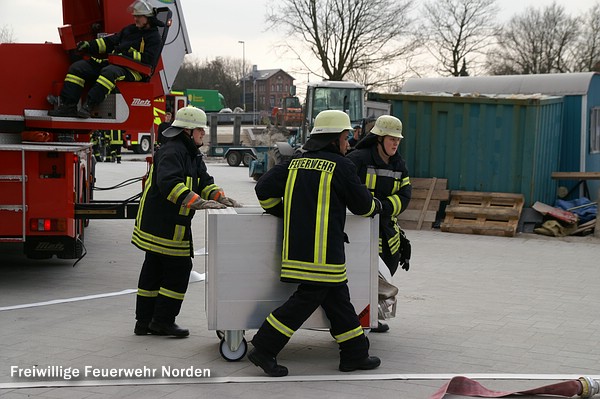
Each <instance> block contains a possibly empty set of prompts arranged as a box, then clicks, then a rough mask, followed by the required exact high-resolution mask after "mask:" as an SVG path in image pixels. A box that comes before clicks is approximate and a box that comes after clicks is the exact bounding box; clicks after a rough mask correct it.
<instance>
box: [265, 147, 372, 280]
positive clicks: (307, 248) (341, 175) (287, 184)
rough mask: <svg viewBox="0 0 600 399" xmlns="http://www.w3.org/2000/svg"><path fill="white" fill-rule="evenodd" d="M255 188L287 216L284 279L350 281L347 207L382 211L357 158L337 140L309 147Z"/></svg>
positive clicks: (366, 211) (269, 205) (354, 210)
mask: <svg viewBox="0 0 600 399" xmlns="http://www.w3.org/2000/svg"><path fill="white" fill-rule="evenodd" d="M255 191H256V195H257V197H258V200H259V202H260V205H261V206H262V207H263V209H265V211H267V212H268V213H271V214H273V215H275V216H280V217H283V250H282V268H281V280H282V281H284V282H299V283H312V284H319V285H330V286H331V285H340V284H344V283H346V282H347V277H346V258H345V254H344V243H345V242H347V241H348V238H347V236H346V234H345V233H344V225H345V223H346V207H348V209H349V210H350V212H352V213H354V214H356V215H362V216H374V215H375V213H376V212H377V211H378V208H377V206H376V203H375V201H374V200H373V196H372V195H371V193H370V192H369V190H367V188H366V187H365V186H364V185H363V184H361V182H360V180H359V179H358V175H357V174H356V168H355V166H354V165H353V164H352V162H351V161H349V160H348V159H346V158H345V157H344V156H343V155H342V154H341V153H339V152H337V150H335V149H334V148H333V146H328V147H326V148H325V149H323V150H319V151H308V152H305V153H304V154H301V155H299V156H298V157H296V158H294V159H292V160H291V161H289V162H287V163H281V164H277V165H275V166H274V167H273V168H271V169H270V170H269V171H268V172H267V173H265V175H263V177H261V178H260V180H259V181H258V182H257V184H256V187H255Z"/></svg>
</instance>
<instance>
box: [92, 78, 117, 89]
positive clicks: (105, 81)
mask: <svg viewBox="0 0 600 399" xmlns="http://www.w3.org/2000/svg"><path fill="white" fill-rule="evenodd" d="M96 83H98V84H100V85H102V86H104V87H106V89H107V90H108V91H109V92H111V91H112V89H114V88H115V84H114V83H113V82H111V81H110V80H108V79H106V78H105V77H104V76H102V75H100V76H98V79H97V80H96Z"/></svg>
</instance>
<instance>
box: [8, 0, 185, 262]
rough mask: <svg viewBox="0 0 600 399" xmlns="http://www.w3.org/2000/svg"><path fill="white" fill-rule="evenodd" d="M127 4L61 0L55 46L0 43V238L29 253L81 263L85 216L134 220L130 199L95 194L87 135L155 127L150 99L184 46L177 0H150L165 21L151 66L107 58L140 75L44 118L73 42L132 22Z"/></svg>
mask: <svg viewBox="0 0 600 399" xmlns="http://www.w3.org/2000/svg"><path fill="white" fill-rule="evenodd" d="M131 2H132V0H62V10H63V25H62V26H60V27H58V30H59V36H60V43H50V42H45V43H41V44H23V43H1V44H0V59H1V60H2V62H0V76H1V78H0V79H3V80H4V82H3V84H2V87H3V91H4V92H3V96H2V100H0V221H1V222H0V243H21V244H23V250H24V253H25V255H27V256H28V257H30V258H37V259H46V258H50V257H52V256H57V257H58V258H63V259H79V258H81V257H82V256H83V255H84V254H85V247H84V245H83V240H84V229H85V227H86V225H87V224H88V223H89V219H95V218H104V219H106V218H132V217H135V211H136V209H137V204H135V203H124V202H119V201H115V202H114V203H112V202H111V201H106V202H97V201H94V200H93V185H94V160H93V156H92V153H91V144H90V134H91V133H92V132H93V131H95V130H117V129H118V130H124V131H132V132H133V131H138V132H144V131H148V132H152V131H153V129H154V119H155V116H154V110H153V108H154V107H153V104H154V100H155V99H157V98H161V97H163V96H164V95H165V93H169V91H170V89H171V86H172V83H173V81H174V80H175V77H176V75H177V72H178V70H179V66H180V65H181V63H182V61H183V57H184V56H185V54H187V53H189V52H191V48H190V45H189V39H188V35H187V30H186V26H185V22H184V19H183V11H182V9H181V5H180V2H179V0H149V3H150V4H151V5H152V6H153V7H154V8H155V11H156V16H157V18H158V19H159V20H160V21H161V22H162V23H163V25H164V26H163V27H160V28H159V32H160V34H161V38H162V46H163V47H162V52H161V57H160V59H159V61H158V63H157V65H143V64H139V63H135V62H133V61H132V60H131V59H128V58H125V57H120V56H118V55H109V56H108V59H109V62H111V63H114V64H118V65H122V66H126V67H128V68H132V69H134V70H137V71H139V72H141V73H142V74H143V75H144V76H147V79H145V80H144V81H141V82H119V83H117V89H116V90H114V91H113V92H112V93H111V94H109V95H108V97H107V98H106V100H105V101H104V102H103V103H102V104H101V105H100V106H99V107H97V109H95V112H94V117H93V118H89V119H80V118H71V117H51V116H48V111H49V110H51V109H52V108H53V105H52V104H50V102H49V101H48V99H49V98H52V96H55V97H56V96H58V95H59V93H60V90H61V88H62V84H63V80H64V78H65V74H66V72H67V70H68V68H69V65H70V64H71V62H72V61H73V59H76V58H77V57H81V55H79V54H78V53H77V51H76V43H78V42H79V41H83V40H92V39H95V38H97V37H101V36H102V35H106V34H111V33H115V32H119V31H120V30H121V29H122V28H123V27H124V26H126V25H129V24H131V23H132V22H133V18H132V16H131V14H130V13H129V12H128V6H129V5H130V4H131ZM24 18H26V16H24ZM32 60H36V61H35V62H31V61H32ZM84 98H85V93H84Z"/></svg>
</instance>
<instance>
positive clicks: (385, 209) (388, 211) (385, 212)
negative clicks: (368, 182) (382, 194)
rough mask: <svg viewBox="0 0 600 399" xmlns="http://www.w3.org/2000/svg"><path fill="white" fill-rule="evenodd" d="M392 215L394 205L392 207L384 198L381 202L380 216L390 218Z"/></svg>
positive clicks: (390, 202)
mask: <svg viewBox="0 0 600 399" xmlns="http://www.w3.org/2000/svg"><path fill="white" fill-rule="evenodd" d="M393 213H394V205H392V201H390V200H389V199H387V198H384V199H383V201H381V216H392V214H393Z"/></svg>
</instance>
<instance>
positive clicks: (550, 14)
mask: <svg viewBox="0 0 600 399" xmlns="http://www.w3.org/2000/svg"><path fill="white" fill-rule="evenodd" d="M578 32H579V30H578V19H577V18H574V17H570V16H569V15H567V13H566V12H565V9H564V7H562V6H559V5H557V4H556V3H552V4H551V5H549V6H547V7H545V8H543V9H534V8H531V7H529V8H527V10H526V11H525V12H524V13H523V14H521V15H517V16H514V17H513V18H512V19H511V20H510V21H509V23H508V24H507V26H505V27H504V28H503V29H502V31H501V33H500V34H499V35H498V46H497V48H496V49H494V50H492V51H490V52H489V53H488V56H487V64H488V69H489V71H490V73H492V74H496V75H501V74H539V73H558V72H569V71H571V70H572V69H573V62H572V60H571V58H570V57H569V53H570V50H572V48H573V46H574V45H575V43H576V40H577V37H578Z"/></svg>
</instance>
